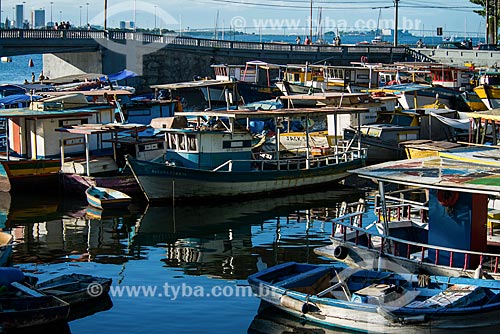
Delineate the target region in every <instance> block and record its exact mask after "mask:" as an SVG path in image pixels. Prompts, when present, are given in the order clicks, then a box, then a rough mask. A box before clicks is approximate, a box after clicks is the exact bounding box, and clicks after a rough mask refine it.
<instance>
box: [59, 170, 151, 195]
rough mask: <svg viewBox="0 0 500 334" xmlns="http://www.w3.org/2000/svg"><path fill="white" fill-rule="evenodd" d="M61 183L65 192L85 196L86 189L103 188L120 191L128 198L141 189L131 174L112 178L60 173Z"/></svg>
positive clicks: (137, 193) (138, 192) (139, 192)
mask: <svg viewBox="0 0 500 334" xmlns="http://www.w3.org/2000/svg"><path fill="white" fill-rule="evenodd" d="M60 178H61V181H60V182H61V183H62V185H63V187H64V191H65V192H70V193H77V194H82V195H83V194H85V190H87V188H88V187H104V188H111V189H115V190H118V191H121V192H123V193H125V194H127V195H129V196H133V195H139V194H142V193H141V188H140V187H139V184H137V181H136V180H135V178H134V176H133V175H132V174H128V175H127V174H121V175H114V176H86V175H80V174H67V173H61V177H60Z"/></svg>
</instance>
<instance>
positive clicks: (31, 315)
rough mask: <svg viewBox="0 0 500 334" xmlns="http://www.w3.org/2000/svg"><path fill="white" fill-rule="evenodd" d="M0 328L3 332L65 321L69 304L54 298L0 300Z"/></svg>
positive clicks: (26, 297)
mask: <svg viewBox="0 0 500 334" xmlns="http://www.w3.org/2000/svg"><path fill="white" fill-rule="evenodd" d="M0 307H1V311H0V327H1V328H2V329H4V330H8V329H16V328H23V327H31V326H38V325H43V324H48V323H52V322H56V321H66V319H67V318H68V314H69V304H68V303H66V302H64V301H62V300H61V299H59V298H57V297H54V296H41V297H28V296H25V297H19V298H0Z"/></svg>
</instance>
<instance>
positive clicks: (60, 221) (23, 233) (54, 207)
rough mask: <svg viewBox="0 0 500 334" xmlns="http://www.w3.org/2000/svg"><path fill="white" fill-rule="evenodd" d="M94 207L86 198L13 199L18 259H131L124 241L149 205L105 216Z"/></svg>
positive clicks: (11, 220) (9, 223) (11, 222)
mask: <svg viewBox="0 0 500 334" xmlns="http://www.w3.org/2000/svg"><path fill="white" fill-rule="evenodd" d="M89 210H90V208H88V207H87V205H86V203H85V202H83V201H82V200H80V199H78V200H76V199H75V200H73V201H71V200H70V201H67V200H62V199H60V198H58V197H46V198H44V199H43V200H41V201H40V200H38V201H37V200H35V199H33V198H30V197H25V196H23V197H18V196H16V197H13V199H12V205H11V207H10V209H9V212H8V216H7V220H6V223H5V225H6V229H7V230H8V231H10V232H11V233H12V234H13V235H14V240H15V242H16V243H15V245H14V257H13V260H14V263H16V264H21V263H39V264H40V263H57V262H90V261H92V262H98V263H123V262H126V261H127V260H128V259H127V251H126V249H127V245H126V244H123V243H122V241H121V240H122V239H124V238H125V239H126V238H129V233H130V232H131V230H133V226H134V225H135V223H136V221H137V217H140V216H141V214H142V211H143V208H139V209H137V208H135V211H134V210H131V211H130V212H129V211H121V212H120V214H119V215H111V216H99V217H96V216H95V215H91V214H90V213H91V211H89ZM137 210H139V211H137ZM96 218H98V219H96Z"/></svg>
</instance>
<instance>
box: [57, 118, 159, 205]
mask: <svg viewBox="0 0 500 334" xmlns="http://www.w3.org/2000/svg"><path fill="white" fill-rule="evenodd" d="M147 129H148V127H147V126H146V125H142V124H118V123H113V124H84V125H74V126H66V127H62V128H58V129H56V131H58V132H61V133H64V134H67V135H71V136H82V135H84V138H83V140H84V144H85V147H89V145H87V143H91V142H93V141H94V140H97V141H99V138H102V136H108V139H106V144H108V145H111V147H110V150H109V151H110V152H109V155H102V154H101V155H96V156H91V152H90V150H88V149H86V150H85V158H78V159H77V158H73V159H70V160H69V161H67V160H66V159H65V155H66V152H67V151H71V149H72V145H71V144H69V145H62V147H61V151H62V152H63V158H62V159H61V164H60V174H59V178H60V182H61V183H62V185H63V187H64V190H65V191H66V192H72V193H78V194H81V195H83V194H84V192H85V190H86V189H87V188H88V187H103V188H111V189H115V190H118V191H121V192H124V193H126V194H127V195H130V196H133V195H137V194H139V195H142V193H141V190H140V188H139V185H138V184H137V182H136V180H135V178H134V176H133V175H132V173H130V171H129V170H127V169H126V168H124V167H125V159H124V157H123V156H124V155H125V154H131V155H132V156H134V157H136V158H138V159H144V160H149V159H152V158H156V157H157V156H161V155H162V154H163V153H164V152H165V145H164V141H165V140H164V138H163V137H158V136H155V135H154V134H152V131H150V132H151V135H150V133H149V132H147V133H146V135H139V134H140V133H144V132H146V130H147ZM149 130H151V128H149Z"/></svg>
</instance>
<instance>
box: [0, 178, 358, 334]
mask: <svg viewBox="0 0 500 334" xmlns="http://www.w3.org/2000/svg"><path fill="white" fill-rule="evenodd" d="M330 189H332V190H330V191H327V192H318V193H310V194H301V195H290V196H285V197H272V198H262V199H258V200H252V201H245V202H240V203H228V204H221V205H215V206H214V205H210V206H208V205H203V204H197V205H191V206H180V207H171V206H156V207H148V206H146V205H143V204H142V203H134V205H132V206H131V207H130V209H129V210H128V211H126V212H118V213H114V212H110V213H108V214H106V212H105V211H104V212H102V213H101V216H100V217H99V216H98V215H97V214H98V213H96V212H95V210H94V209H92V208H91V207H88V206H87V203H86V202H85V200H83V199H68V198H60V197H58V196H55V197H44V198H40V197H39V196H10V195H9V194H3V195H2V197H1V199H0V200H1V203H2V208H1V211H2V215H1V217H2V218H3V220H4V224H5V226H6V228H7V229H9V230H10V231H11V232H12V233H13V234H14V235H15V240H16V244H15V246H14V256H13V260H14V265H15V266H18V267H20V268H22V269H23V270H25V271H27V272H30V273H33V274H36V275H37V276H38V277H39V278H40V279H42V280H43V279H48V278H51V277H55V276H57V275H60V274H68V273H73V272H76V273H83V274H91V275H99V276H104V277H110V278H112V279H113V284H112V289H111V293H110V295H111V301H112V306H111V307H110V308H109V309H107V310H104V311H101V312H97V313H95V314H93V315H90V316H87V317H83V318H80V319H77V320H73V321H71V322H70V323H69V327H67V326H62V327H61V328H58V329H56V330H54V332H55V333H56V332H66V333H77V334H83V333H92V334H95V333H104V332H106V333H108V332H111V331H112V332H117V333H164V332H168V333H247V332H251V333H281V331H276V328H277V327H276V326H278V327H279V326H285V327H284V328H285V329H286V328H288V330H289V328H290V326H291V325H294V326H296V329H297V330H298V332H303V331H305V330H306V329H307V328H314V326H311V325H307V327H304V326H305V325H304V324H301V323H300V322H297V321H295V320H293V319H292V318H288V317H286V316H284V315H280V314H279V313H276V312H275V311H271V312H264V313H262V314H258V312H257V311H258V309H259V300H258V299H257V298H256V297H254V296H252V295H251V294H250V290H249V287H248V285H247V282H246V278H247V276H248V275H250V274H252V273H254V272H256V271H257V270H259V269H262V268H263V267H265V266H272V265H275V264H278V263H283V262H286V261H299V262H309V263H324V262H326V261H327V260H326V259H322V258H319V257H318V256H316V255H315V254H314V253H313V249H314V248H315V247H317V246H322V245H325V244H328V235H329V233H330V232H331V224H330V223H326V222H324V221H322V220H321V219H320V218H319V217H321V216H322V215H323V214H324V213H325V210H329V211H330V212H332V210H333V211H334V210H335V209H336V208H337V207H338V204H339V203H341V202H342V201H354V200H356V199H357V198H359V197H360V196H363V195H364V194H363V193H360V192H359V190H355V189H353V188H348V187H342V186H332V187H331V188H330ZM97 306H101V308H102V306H103V305H102V303H101V305H97ZM270 321H276V322H277V324H276V325H272V326H270V325H269V326H267V325H266V326H263V323H264V324H269V322H270ZM319 330H321V331H324V329H322V328H320V329H319ZM331 332H332V333H335V332H336V331H333V330H332V331H331Z"/></svg>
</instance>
